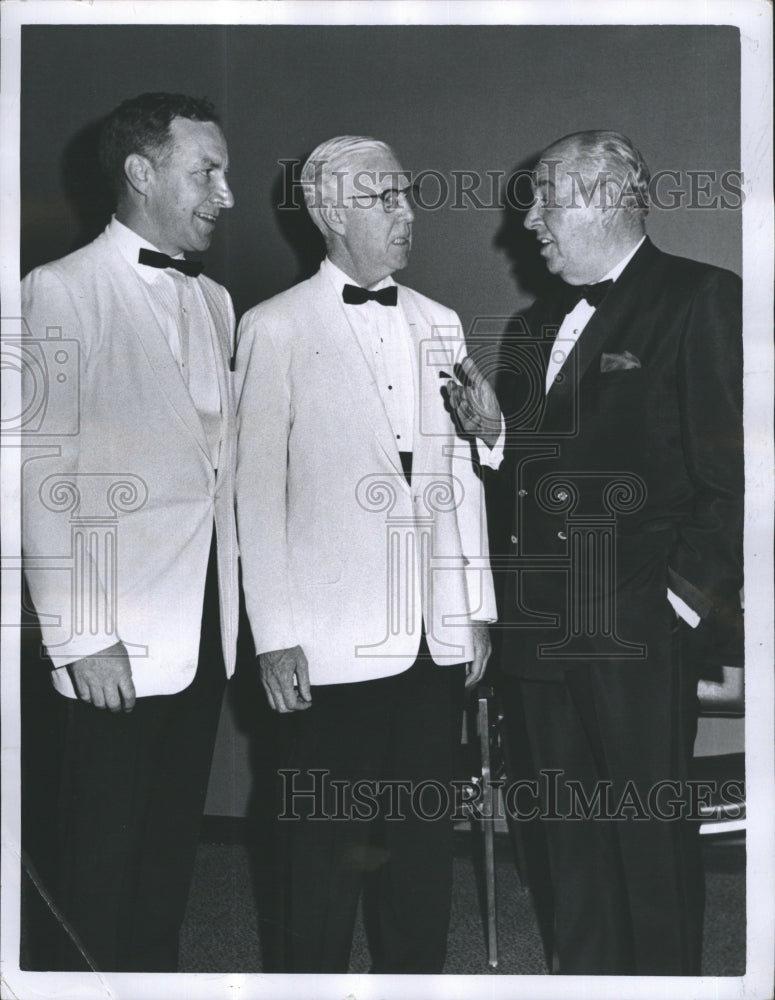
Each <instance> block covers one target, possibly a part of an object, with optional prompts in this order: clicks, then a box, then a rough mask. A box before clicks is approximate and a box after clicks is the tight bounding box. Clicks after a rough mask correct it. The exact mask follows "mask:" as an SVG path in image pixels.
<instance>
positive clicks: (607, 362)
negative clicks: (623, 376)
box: [600, 351, 641, 372]
mask: <svg viewBox="0 0 775 1000" xmlns="http://www.w3.org/2000/svg"><path fill="white" fill-rule="evenodd" d="M640 367H641V364H640V361H638V359H637V358H636V357H635V355H634V354H630V352H629V351H625V352H624V353H623V354H606V353H605V352H604V353H603V354H601V355H600V371H601V372H626V371H628V370H629V369H631V368H640Z"/></svg>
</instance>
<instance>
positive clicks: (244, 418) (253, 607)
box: [235, 314, 298, 654]
mask: <svg viewBox="0 0 775 1000" xmlns="http://www.w3.org/2000/svg"><path fill="white" fill-rule="evenodd" d="M235 372H236V390H237V473H236V505H237V537H238V542H239V549H240V558H241V562H242V584H243V589H244V593H245V604H246V608H247V613H248V619H249V621H250V628H251V632H252V633H253V642H254V645H255V650H256V654H259V653H265V652H269V651H270V650H275V649H287V648H290V647H291V646H295V645H297V644H298V638H297V635H296V630H295V627H294V620H293V610H292V603H291V586H290V577H289V567H288V547H287V532H286V523H287V502H286V488H287V474H288V437H289V434H290V429H291V400H290V391H289V387H288V381H287V376H286V372H285V370H284V367H283V365H282V363H281V360H280V357H279V355H278V352H277V351H276V349H275V347H274V345H273V343H272V338H271V336H270V335H269V333H268V331H267V329H266V328H265V326H264V325H263V324H262V323H261V321H260V320H259V319H258V318H256V317H255V316H251V315H250V314H248V315H247V316H245V317H243V319H242V321H241V322H240V326H239V330H238V332H237V357H236V365H235Z"/></svg>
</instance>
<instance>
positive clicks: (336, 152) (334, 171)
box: [301, 135, 392, 235]
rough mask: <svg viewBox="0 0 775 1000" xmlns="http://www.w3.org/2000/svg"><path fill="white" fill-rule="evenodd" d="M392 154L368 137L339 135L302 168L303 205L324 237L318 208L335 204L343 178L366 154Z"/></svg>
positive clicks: (382, 144) (310, 158)
mask: <svg viewBox="0 0 775 1000" xmlns="http://www.w3.org/2000/svg"><path fill="white" fill-rule="evenodd" d="M372 152H381V153H384V152H387V153H392V150H391V148H390V146H388V145H387V143H384V142H380V141H379V140H378V139H372V138H371V136H367V135H338V136H335V137H334V138H333V139H327V140H326V141H325V142H321V143H320V145H319V146H316V147H315V149H313V150H312V152H311V153H310V155H309V158H308V159H307V162H306V163H305V164H304V166H303V167H302V169H301V187H302V191H303V192H304V202H305V204H306V206H307V211H308V212H309V214H310V216H311V218H312V221H313V222H314V223H315V225H316V226H317V227H318V229H320V231H321V232H322V233H323V235H326V227H325V224H324V222H323V218H322V215H321V212H320V209H321V206H323V205H333V204H336V200H337V197H339V196H341V193H342V183H341V178H342V176H343V175H345V174H348V173H350V172H351V170H352V168H353V167H354V166H355V165H356V164H357V163H358V161H359V160H360V159H361V158H362V157H363V155H364V154H365V153H372Z"/></svg>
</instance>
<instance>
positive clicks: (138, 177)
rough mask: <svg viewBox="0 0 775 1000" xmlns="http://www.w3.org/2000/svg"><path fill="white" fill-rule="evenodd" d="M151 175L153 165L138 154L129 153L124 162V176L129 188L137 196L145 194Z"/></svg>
mask: <svg viewBox="0 0 775 1000" xmlns="http://www.w3.org/2000/svg"><path fill="white" fill-rule="evenodd" d="M152 175H153V164H152V163H151V161H150V160H149V159H148V158H147V157H145V156H141V155H140V153H130V154H129V156H127V158H126V159H125V160H124V176H125V177H126V179H127V183H128V184H129V186H130V187H132V188H134V190H135V191H137V192H138V193H139V194H145V193H146V191H147V190H148V185H149V183H150V181H151V177H152Z"/></svg>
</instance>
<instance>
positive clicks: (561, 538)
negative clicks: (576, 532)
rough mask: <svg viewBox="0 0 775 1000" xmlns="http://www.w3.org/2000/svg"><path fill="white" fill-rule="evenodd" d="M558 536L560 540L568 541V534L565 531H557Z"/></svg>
mask: <svg viewBox="0 0 775 1000" xmlns="http://www.w3.org/2000/svg"><path fill="white" fill-rule="evenodd" d="M557 537H558V538H559V539H560V541H562V542H567V541H568V536H567V535H566V534H565V532H564V531H558V532H557Z"/></svg>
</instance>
